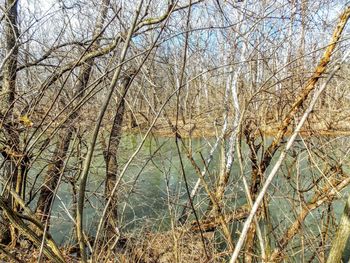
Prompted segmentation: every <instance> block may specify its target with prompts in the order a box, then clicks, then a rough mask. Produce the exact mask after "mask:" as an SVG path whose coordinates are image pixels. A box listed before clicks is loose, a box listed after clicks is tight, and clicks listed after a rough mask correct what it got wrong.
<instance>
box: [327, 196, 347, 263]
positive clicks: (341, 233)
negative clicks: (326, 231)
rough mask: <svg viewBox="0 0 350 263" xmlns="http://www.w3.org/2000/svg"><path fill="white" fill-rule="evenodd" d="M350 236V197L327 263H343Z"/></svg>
mask: <svg viewBox="0 0 350 263" xmlns="http://www.w3.org/2000/svg"><path fill="white" fill-rule="evenodd" d="M349 236H350V195H349V197H348V200H347V201H346V204H345V208H344V212H343V215H342V217H341V219H340V224H339V227H338V230H337V234H336V236H335V238H334V240H333V242H332V248H331V251H330V252H329V256H328V259H327V263H332V262H341V259H342V256H343V253H344V249H345V246H346V243H347V241H348V239H349Z"/></svg>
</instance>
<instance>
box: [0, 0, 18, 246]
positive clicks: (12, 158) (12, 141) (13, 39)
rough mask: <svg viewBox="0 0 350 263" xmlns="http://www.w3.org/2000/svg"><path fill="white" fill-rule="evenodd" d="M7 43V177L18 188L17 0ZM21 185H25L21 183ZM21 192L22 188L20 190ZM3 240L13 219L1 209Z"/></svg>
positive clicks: (9, 6) (9, 15)
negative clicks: (16, 121)
mask: <svg viewBox="0 0 350 263" xmlns="http://www.w3.org/2000/svg"><path fill="white" fill-rule="evenodd" d="M5 10H6V13H5V25H4V29H5V42H6V56H7V57H6V60H5V62H4V68H3V85H2V89H1V94H0V118H1V119H0V122H1V124H2V125H1V126H2V128H3V129H2V132H3V135H4V137H5V138H6V145H5V148H6V150H7V151H6V152H7V153H11V154H7V155H6V156H4V159H5V166H4V167H5V169H4V171H5V174H4V177H5V178H6V179H9V180H10V181H11V182H12V186H13V187H14V188H16V184H17V179H18V178H17V176H18V174H19V172H18V168H17V167H18V166H17V164H18V162H19V160H20V158H21V157H19V156H20V154H18V153H19V152H20V150H19V134H18V131H17V130H16V125H15V122H14V116H13V109H14V103H15V94H16V77H17V74H16V69H17V59H18V43H17V39H18V35H19V33H18V32H19V31H18V24H17V16H18V13H17V1H16V0H7V1H6V2H5ZM19 185H22V182H20V184H19ZM17 190H18V191H21V189H20V188H18V189H17ZM5 196H7V198H8V202H9V203H10V206H11V207H13V205H14V202H12V201H11V199H10V196H9V193H8V192H7V193H5ZM0 221H1V223H0V225H1V227H0V242H1V243H8V242H10V239H11V238H10V233H9V229H10V228H9V222H8V220H7V216H6V215H4V214H3V212H1V215H0Z"/></svg>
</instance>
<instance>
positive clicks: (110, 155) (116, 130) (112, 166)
mask: <svg viewBox="0 0 350 263" xmlns="http://www.w3.org/2000/svg"><path fill="white" fill-rule="evenodd" d="M131 81H132V78H131V76H127V77H126V78H125V79H124V81H123V84H122V90H121V94H122V97H121V98H120V100H119V102H118V108H117V112H116V114H115V116H114V120H113V126H112V130H111V134H110V138H109V143H108V148H107V151H106V154H105V155H104V157H105V162H106V169H107V171H106V185H105V197H106V199H107V200H108V198H109V197H111V192H112V190H113V188H114V185H115V183H116V181H117V174H118V158H117V157H118V148H119V144H120V139H121V129H122V124H123V119H124V113H125V96H126V93H127V91H128V88H129V86H130V84H131ZM117 220H118V213H117V197H116V196H113V197H112V201H111V203H110V205H109V207H108V211H107V220H106V223H107V226H106V230H107V233H108V235H113V234H115V229H116V228H117Z"/></svg>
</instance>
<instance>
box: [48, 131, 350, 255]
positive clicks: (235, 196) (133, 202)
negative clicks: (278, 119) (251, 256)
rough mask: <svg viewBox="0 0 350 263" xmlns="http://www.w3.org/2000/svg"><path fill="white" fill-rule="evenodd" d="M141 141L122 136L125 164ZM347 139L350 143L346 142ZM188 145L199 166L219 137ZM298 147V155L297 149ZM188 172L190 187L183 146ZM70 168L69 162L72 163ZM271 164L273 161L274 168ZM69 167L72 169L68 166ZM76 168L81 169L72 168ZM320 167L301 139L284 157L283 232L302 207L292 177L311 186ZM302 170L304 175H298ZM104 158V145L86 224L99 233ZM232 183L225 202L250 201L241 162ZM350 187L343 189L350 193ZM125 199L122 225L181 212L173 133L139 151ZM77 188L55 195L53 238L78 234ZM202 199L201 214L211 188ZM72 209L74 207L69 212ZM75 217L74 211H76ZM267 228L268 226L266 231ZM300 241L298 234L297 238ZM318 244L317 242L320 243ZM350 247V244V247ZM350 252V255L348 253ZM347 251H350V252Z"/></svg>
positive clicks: (276, 187)
mask: <svg viewBox="0 0 350 263" xmlns="http://www.w3.org/2000/svg"><path fill="white" fill-rule="evenodd" d="M342 140H344V141H339V145H348V139H347V138H343V139H342ZM140 141H141V136H138V135H127V136H125V137H123V139H122V144H121V147H120V151H119V153H120V157H119V162H120V167H121V168H122V167H123V166H124V164H125V163H126V161H127V160H128V158H129V157H130V155H131V154H132V153H133V151H134V150H135V149H136V148H137V146H138V144H139V143H140ZM345 142H346V143H345ZM185 143H186V144H187V146H189V144H191V148H192V151H193V156H194V159H195V160H196V162H197V163H198V165H199V166H200V167H203V161H202V157H201V156H203V158H204V159H207V156H208V152H209V149H210V146H209V145H212V144H213V143H214V140H209V141H207V140H205V139H193V140H192V141H191V142H190V141H189V140H186V142H185ZM242 151H243V155H244V156H248V155H247V146H246V145H242ZM219 152H220V151H219V150H217V151H216V153H215V155H214V159H213V161H212V163H211V164H210V167H209V170H210V173H209V174H207V177H206V178H207V180H208V182H209V185H212V183H213V182H214V181H215V178H216V176H217V175H218V174H219V170H220V164H221V160H220V153H219ZM296 153H299V157H298V158H297V165H296V161H295V160H296V159H295V158H293V157H292V155H294V154H296ZM181 157H182V160H183V163H184V168H185V173H186V178H187V180H188V183H189V185H190V189H192V186H193V185H194V184H195V182H196V180H197V178H198V177H197V175H196V173H195V170H194V168H193V167H192V165H191V164H190V162H189V160H188V159H187V158H186V156H185V154H184V152H182V154H181ZM76 161H77V160H76V159H74V157H72V158H71V160H70V162H69V164H70V165H71V167H72V168H74V167H75V166H76ZM244 163H245V169H244V172H245V174H246V175H247V176H248V175H249V173H250V169H251V167H250V161H249V159H248V157H246V159H244ZM68 168H69V165H68ZM269 169H271V165H270V168H269ZM67 170H68V171H69V169H67ZM69 173H72V174H74V173H76V174H77V172H76V169H75V170H74V169H73V170H72V171H69V172H67V174H68V175H69ZM317 173H318V170H317V169H316V168H315V167H313V165H311V164H310V160H309V158H308V153H307V151H306V150H305V147H304V146H303V143H302V142H301V141H299V142H296V144H295V147H294V148H293V151H292V152H291V154H290V156H289V157H288V158H287V159H286V160H285V162H284V164H283V166H282V168H281V170H280V172H279V174H278V176H277V177H276V179H275V180H274V182H273V184H272V185H271V186H270V190H269V196H273V198H271V201H270V205H269V211H270V214H271V218H272V221H273V224H274V225H278V229H276V233H277V232H278V233H279V235H281V234H282V233H283V231H284V229H285V227H286V226H289V225H290V224H291V223H292V221H293V219H294V218H295V217H294V216H295V214H296V212H297V211H299V208H298V207H292V203H291V199H292V198H293V199H296V200H297V199H298V196H296V195H295V190H294V189H293V188H292V187H291V186H290V185H291V184H290V180H294V181H298V182H299V185H298V187H299V188H300V189H306V188H308V186H309V185H310V183H312V180H313V178H315V177H317V176H318V174H317ZM297 174H298V176H299V177H300V179H301V180H296V179H295V177H296V175H297ZM104 175H105V168H104V160H103V157H102V151H101V150H100V149H97V150H96V153H95V157H94V160H93V163H92V168H91V172H90V174H89V179H88V191H87V195H86V196H87V199H88V202H87V203H86V207H85V210H84V212H85V222H84V223H85V229H86V230H88V231H89V232H90V233H92V234H93V233H94V231H95V229H96V224H97V223H98V221H97V220H98V219H99V218H100V215H101V212H102V209H103V202H104V199H103V191H104V179H105V178H104ZM230 180H231V182H230V183H231V186H230V187H229V188H228V190H227V192H226V193H227V204H226V208H227V209H230V208H233V207H239V206H240V205H242V204H244V203H245V202H246V199H245V194H244V191H243V185H242V180H241V178H240V174H239V169H238V166H237V162H235V165H234V166H233V169H232V175H231V179H230ZM347 192H348V190H346V191H344V193H345V196H346V193H347ZM119 193H121V194H120V196H119V199H120V205H119V209H118V212H119V215H120V222H121V230H123V231H125V230H128V231H133V230H135V229H140V228H142V229H145V228H146V229H147V228H150V229H152V228H153V229H154V228H157V229H167V228H168V227H169V222H170V213H171V215H172V217H174V215H175V217H176V218H178V216H179V215H180V213H181V208H182V205H183V204H184V203H185V202H186V200H187V194H186V190H185V185H184V179H183V177H182V175H181V166H180V159H179V155H178V153H177V150H176V146H175V141H174V138H149V139H147V141H146V143H145V145H144V146H143V147H142V150H141V151H140V153H139V154H138V155H137V157H136V159H135V161H134V162H133V163H132V164H131V166H130V167H129V168H128V170H127V172H126V174H125V176H124V178H123V181H122V184H121V185H120V190H119ZM311 195H312V193H310V194H305V196H304V198H306V199H307V198H310V196H311ZM72 200H73V199H72V188H71V186H70V184H69V183H67V182H62V183H61V186H60V191H59V193H58V198H56V200H55V203H54V208H53V215H52V220H51V223H52V227H51V230H50V231H51V233H52V235H53V237H54V239H55V240H56V241H57V242H58V243H60V244H62V243H67V242H69V241H70V239H71V238H72V237H73V236H74V235H72V233H73V231H74V228H73V222H72V219H71V217H70V216H69V213H70V214H71V215H72V216H73V202H72ZM200 200H203V202H202V205H201V206H199V207H198V213H199V214H201V213H203V212H204V211H205V209H206V207H207V199H206V194H205V192H204V191H203V189H202V190H201V191H200V192H199V195H198V197H197V198H196V201H200ZM343 207H344V202H342V201H341V200H340V201H336V202H335V203H334V205H333V209H334V212H335V215H336V217H337V218H338V217H339V215H340V214H341V213H342V210H343ZM326 209H327V207H325V206H321V207H320V208H318V209H315V210H314V211H313V212H312V213H311V214H310V215H309V216H308V217H307V220H306V221H305V231H307V232H309V233H313V235H317V234H319V233H320V232H321V229H320V226H319V222H320V220H322V218H323V214H324V211H325V210H326ZM68 212H69V213H68ZM73 217H74V216H73ZM237 227H239V228H241V223H236V224H234V225H233V230H232V231H233V232H234V231H235V228H237ZM267 231H268V230H266V232H267ZM295 242H296V243H297V242H299V240H297V239H296V241H295ZM315 246H316V245H315ZM349 250H350V249H349ZM348 256H349V255H348ZM348 256H347V257H348Z"/></svg>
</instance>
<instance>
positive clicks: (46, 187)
mask: <svg viewBox="0 0 350 263" xmlns="http://www.w3.org/2000/svg"><path fill="white" fill-rule="evenodd" d="M109 3H110V0H102V3H101V13H100V17H99V19H98V21H97V22H96V25H95V29H94V34H93V40H95V42H94V43H93V44H92V45H91V47H90V49H89V51H93V50H96V49H97V48H98V45H99V37H100V34H101V31H102V30H103V24H104V21H105V18H106V15H107V11H108V6H109ZM93 64H94V59H93V58H91V59H89V60H87V61H86V63H85V64H83V66H82V67H81V69H80V72H79V76H78V80H77V83H76V86H75V96H78V97H83V95H84V92H85V89H86V87H87V84H88V82H89V79H90V75H91V69H92V66H93ZM78 116H79V111H75V113H74V114H72V115H70V117H69V119H68V120H67V122H66V124H65V125H64V127H63V129H62V130H61V132H60V133H59V136H58V138H59V141H58V143H57V145H56V148H55V150H54V154H53V156H52V160H51V164H50V166H49V169H48V172H47V174H46V176H45V179H44V184H43V186H42V188H41V190H40V196H39V199H38V202H37V207H36V213H37V214H38V215H39V216H40V218H41V221H42V222H47V223H49V220H50V215H49V213H50V208H51V206H52V202H53V197H54V196H53V194H54V191H55V189H56V188H57V187H58V185H57V184H58V182H59V178H60V176H61V174H62V168H63V166H64V163H65V160H66V157H67V152H68V149H69V145H70V142H71V139H72V135H73V127H74V123H75V121H76V119H77V117H78ZM48 225H49V224H48Z"/></svg>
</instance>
